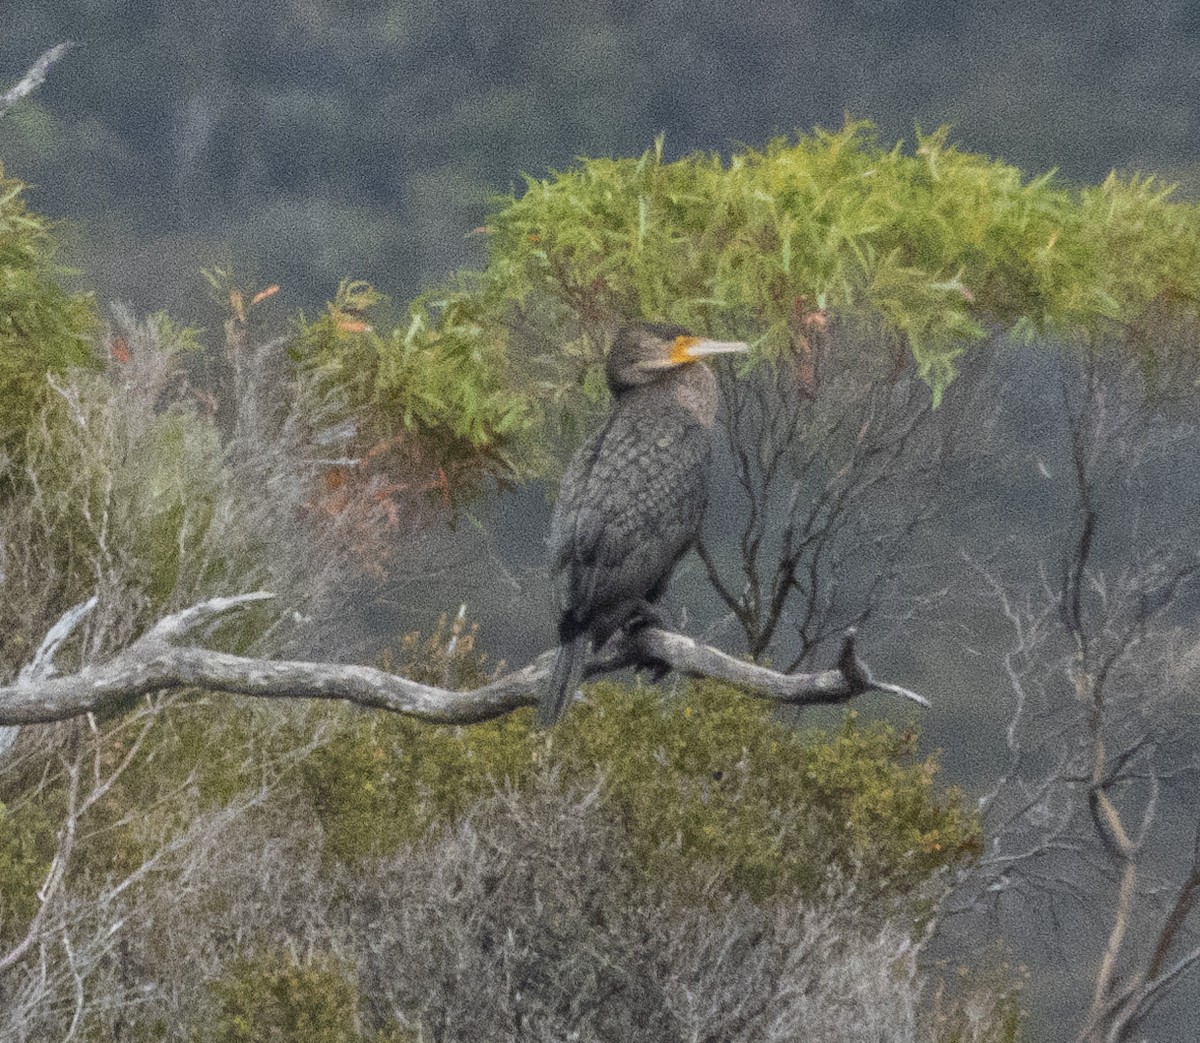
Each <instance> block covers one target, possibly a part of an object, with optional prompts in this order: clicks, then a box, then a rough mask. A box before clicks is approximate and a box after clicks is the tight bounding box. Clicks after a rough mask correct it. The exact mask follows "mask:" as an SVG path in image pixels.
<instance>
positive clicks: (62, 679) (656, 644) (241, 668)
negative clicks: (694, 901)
mask: <svg viewBox="0 0 1200 1043" xmlns="http://www.w3.org/2000/svg"><path fill="white" fill-rule="evenodd" d="M272 596H273V595H271V594H269V593H266V592H264V591H257V592H255V593H252V594H241V595H238V596H236V597H226V598H212V599H211V600H208V601H204V602H201V603H199V604H197V605H193V606H192V607H191V608H188V609H184V610H183V611H181V612H177V613H174V614H173V615H170V616H166V617H165V618H163V619H161V620H159V622H157V623H156V624H155V625H154V626H153V627H151V628H150V630H148V631H147V632H146V633H145V634H143V635H142V636H141V637H139V638H138V639H137V640H136V641H134V642H133V643H132V644H130V645H129V646H128V647H126V648H125V649H123V650H122V651H120V652H119V653H118V654H117V655H116V656H114V657H113V658H112V659H110V660H109V661H108V662H106V663H103V664H101V665H98V666H85V667H84V668H83V669H81V670H80V671H79V672H78V673H76V674H72V675H69V676H59V677H46V676H42V677H41V678H29V677H25V676H22V677H21V678H18V679H17V681H16V683H14V684H12V685H9V686H7V687H0V725H22V724H44V723H48V722H51V721H61V720H66V719H67V718H70V717H76V716H79V715H80V714H84V713H89V712H92V711H95V710H97V709H100V708H101V707H103V706H106V705H108V704H110V703H113V702H116V701H118V700H124V699H129V698H131V697H136V696H139V695H145V694H148V693H150V692H157V691H164V690H167V689H172V688H187V687H199V688H207V689H210V690H213V691H221V692H229V693H232V694H238V695H249V696H256V697H259V698H298V699H344V700H346V701H347V702H352V703H356V704H358V705H359V706H366V707H371V708H374V709H380V710H390V711H392V712H395V713H403V714H408V715H410V716H413V717H419V718H422V719H423V720H427V721H433V722H438V723H443V724H471V723H475V722H478V721H485V720H489V719H491V718H493V717H500V716H503V715H504V714H506V713H510V712H511V711H513V710H516V709H518V708H519V707H522V706H531V705H533V704H534V703H535V702H536V701H537V697H538V691H539V688H540V686H541V684H542V683H543V682H544V680H545V678H546V677H547V676H548V675H549V673H550V670H551V668H552V665H553V660H554V652H553V651H550V652H544V653H543V654H542V655H540V656H538V657H537V659H535V660H534V661H533V662H532V663H530V664H529V665H527V666H525V667H523V668H521V669H520V670H516V671H513V672H512V673H509V674H506V675H505V676H503V677H501V678H499V679H498V680H495V681H493V682H492V683H491V684H488V685H485V686H483V687H482V688H476V689H474V690H473V691H465V692H455V691H450V690H447V689H444V688H435V687H433V686H430V685H423V684H419V683H417V682H416V681H411V680H409V679H407V678H404V677H398V676H396V675H395V674H390V673H387V672H386V671H383V670H377V669H374V668H372V667H369V666H353V665H351V666H341V665H336V664H332V663H312V662H288V661H277V660H269V659H251V658H246V657H244V656H236V655H229V654H227V653H224V652H215V651H211V650H208V649H201V648H194V647H181V646H180V645H179V644H178V642H179V641H180V640H181V639H182V638H184V637H185V636H186V635H187V634H188V633H189V632H190V631H193V630H195V629H196V628H197V627H199V626H201V625H203V624H207V623H212V622H214V621H215V620H216V619H218V618H219V617H220V616H222V615H224V614H225V613H227V612H229V611H231V610H233V609H236V608H240V607H243V606H246V605H251V604H254V603H255V602H259V601H263V600H266V599H268V598H270V597H272ZM72 611H74V610H72ZM854 638H855V635H854V633H853V632H851V633H849V634H848V635H847V636H846V639H845V641H844V643H843V647H842V652H841V655H840V657H839V659H838V665H837V667H836V668H835V669H832V670H824V671H820V672H818V673H811V674H781V673H777V672H776V671H774V670H768V669H766V668H764V667H761V666H755V665H754V664H752V663H746V662H743V661H741V660H739V659H735V658H734V657H733V656H730V655H726V654H725V653H724V652H721V651H718V650H717V649H715V648H711V647H709V646H708V645H702V644H699V643H698V642H696V641H694V640H692V639H691V638H690V637H685V636H684V635H683V634H677V633H673V632H671V631H667V630H659V629H657V628H654V627H645V628H643V629H641V630H637V631H635V632H634V633H632V634H624V635H619V636H618V637H616V638H614V639H613V640H612V641H610V642H609V643H608V644H607V645H605V647H604V648H602V649H600V650H599V652H598V653H597V654H594V655H593V657H592V660H591V662H590V663H589V664H588V668H587V674H588V675H595V674H599V673H607V672H610V671H612V670H616V669H620V668H621V667H625V666H633V665H637V664H639V663H645V662H647V661H654V662H661V663H665V664H667V665H668V666H670V667H671V669H673V670H675V671H677V672H679V673H682V674H687V675H688V676H692V677H709V678H715V679H717V680H722V681H728V682H729V683H731V684H736V685H739V686H742V687H744V688H746V689H748V690H750V691H751V692H752V694H754V695H757V696H758V697H760V698H764V699H772V700H775V701H777V702H781V703H789V704H793V705H805V704H817V703H840V702H845V701H846V700H848V699H852V698H854V697H855V696H857V695H862V694H863V693H865V692H888V693H891V694H894V695H901V696H903V697H904V698H906V699H911V700H913V701H914V702H916V703H918V704H920V705H922V706H928V705H929V703H928V701H927V700H925V699H924V698H923V697H922V696H920V695H918V694H917V693H915V692H911V691H909V690H908V689H906V688H901V687H899V686H897V685H891V684H886V683H884V682H879V681H875V680H874V679H873V678H872V677H871V674H870V671H869V670H868V669H867V667H866V665H865V664H864V663H862V662H861V661H860V660H859V659H858V658H857V656H856V654H855V651H854Z"/></svg>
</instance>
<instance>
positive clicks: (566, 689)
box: [537, 633, 588, 728]
mask: <svg viewBox="0 0 1200 1043" xmlns="http://www.w3.org/2000/svg"><path fill="white" fill-rule="evenodd" d="M587 650H588V635H587V633H582V634H577V635H576V636H575V637H573V638H571V639H570V640H569V641H564V642H563V643H562V644H561V645H559V646H558V658H557V659H555V660H554V672H553V673H552V674H551V675H550V684H549V686H548V687H547V688H546V690H545V691H544V692H543V693H542V698H541V701H540V702H539V703H538V710H537V723H538V727H539V728H549V727H551V726H552V725H553V724H554V722H555V721H557V720H558V719H559V718H560V717H561V716H562V713H563V710H565V709H566V706H567V703H569V702H570V701H571V700H572V699H573V698H574V696H575V690H576V689H577V688H578V687H579V682H580V681H581V680H582V679H583V665H584V663H585V662H586V661H587Z"/></svg>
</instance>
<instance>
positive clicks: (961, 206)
mask: <svg viewBox="0 0 1200 1043" xmlns="http://www.w3.org/2000/svg"><path fill="white" fill-rule="evenodd" d="M1169 197H1170V189H1169V188H1165V187H1162V186H1160V185H1158V184H1157V183H1156V182H1154V181H1153V179H1149V178H1142V177H1132V178H1128V179H1126V178H1121V177H1118V176H1116V175H1115V174H1114V175H1111V176H1110V177H1108V178H1107V179H1106V180H1105V181H1104V183H1103V184H1101V185H1099V186H1095V187H1087V188H1074V187H1071V186H1069V185H1067V184H1065V183H1064V182H1063V181H1062V180H1061V179H1060V178H1058V177H1057V176H1056V175H1055V174H1054V173H1053V172H1050V173H1047V174H1044V175H1042V176H1040V177H1037V178H1033V179H1030V178H1028V177H1026V176H1025V175H1024V174H1023V173H1022V172H1021V171H1020V170H1019V169H1017V168H1016V167H1014V166H1011V165H1009V164H1007V163H1003V162H1000V161H998V160H993V159H989V158H987V157H985V156H981V155H976V154H973V153H969V152H964V151H961V150H959V149H958V148H956V147H955V146H953V145H952V144H950V142H949V138H948V132H947V131H946V130H945V129H942V130H939V131H937V132H935V133H933V134H930V135H923V134H918V136H917V140H916V146H915V148H906V147H905V146H904V144H903V143H901V144H897V145H896V146H894V147H892V148H885V147H884V146H882V145H881V144H880V143H879V140H878V138H877V135H876V133H875V131H874V128H873V127H872V126H871V125H870V124H868V123H856V122H849V123H847V124H846V126H845V127H844V128H843V129H842V130H840V131H837V132H830V131H823V130H818V131H815V132H814V133H813V134H811V135H804V136H799V137H797V138H795V139H779V140H776V141H774V142H772V143H771V144H770V145H768V146H767V148H766V149H765V150H762V151H758V150H755V149H751V148H745V149H741V150H739V151H737V152H735V153H733V154H732V155H731V156H730V157H729V158H728V159H727V160H726V159H723V158H721V157H719V156H713V155H703V154H695V155H689V156H684V157H683V158H681V159H677V160H674V161H668V160H667V159H666V158H665V157H664V152H663V142H662V141H661V140H659V141H658V142H656V144H655V146H654V147H653V148H652V149H650V150H648V151H647V152H645V153H644V154H643V155H641V156H640V157H637V158H628V159H603V158H601V159H583V160H581V161H580V162H579V163H578V165H577V166H575V167H574V168H572V169H571V170H568V171H565V172H562V173H558V174H554V175H553V176H551V177H548V178H546V179H541V180H537V179H528V180H527V182H526V185H525V190H524V192H523V193H521V194H520V195H516V196H513V197H510V198H506V199H503V200H501V201H499V203H498V205H497V208H496V210H495V212H494V213H493V215H492V217H491V218H490V220H489V222H488V224H487V227H486V228H485V229H482V230H481V231H482V232H483V233H485V234H486V236H487V240H488V263H487V267H486V270H485V271H484V272H482V273H477V274H472V275H464V274H462V273H460V274H459V275H458V276H456V278H455V280H454V281H453V283H452V284H451V285H450V286H449V287H448V288H447V289H446V290H445V291H444V292H441V293H432V294H428V295H426V297H424V298H422V300H421V301H419V302H418V304H417V306H416V307H417V308H418V309H419V310H418V312H417V313H416V314H420V315H424V314H426V310H427V309H428V308H429V307H431V306H433V305H438V304H440V306H441V310H440V312H439V318H438V321H437V322H435V323H430V324H429V325H428V327H427V328H426V329H425V330H424V331H422V335H423V336H427V337H429V338H450V339H452V340H461V341H468V342H491V341H494V340H496V339H497V338H502V339H507V338H508V337H509V335H510V334H511V333H512V332H513V331H518V332H520V331H525V330H528V329H531V328H532V329H537V328H541V329H542V330H543V331H545V333H546V336H547V337H549V336H551V332H550V331H554V330H557V331H558V335H559V337H560V338H564V337H565V339H568V340H569V339H571V336H572V333H574V335H575V339H576V340H577V342H578V344H579V345H581V347H580V348H579V352H580V354H581V355H582V357H583V361H584V362H585V363H588V362H595V361H597V359H596V354H595V343H596V342H597V341H598V340H599V339H600V338H597V337H594V336H593V337H590V338H589V337H584V336H583V335H584V334H589V333H590V334H595V333H597V332H599V331H600V330H602V329H604V328H606V327H609V326H611V325H612V324H614V323H616V322H619V321H622V320H630V319H639V318H644V319H661V320H670V321H674V322H679V323H682V324H684V325H686V326H689V327H691V328H694V329H697V330H703V331H707V332H711V333H717V334H719V333H737V334H738V335H740V336H749V337H752V338H753V339H754V340H755V341H756V343H757V345H758V348H759V351H760V355H761V356H771V357H777V356H779V355H781V354H783V353H785V352H786V351H788V350H789V345H790V344H791V337H790V335H789V334H790V332H791V330H792V329H793V328H794V324H795V323H796V321H797V317H798V316H801V315H803V314H805V313H806V312H808V311H812V310H816V309H827V310H828V312H829V313H830V315H831V316H832V317H834V318H839V319H843V320H850V321H853V322H855V323H856V324H865V326H866V328H867V330H868V331H870V332H873V333H875V334H876V335H877V339H878V341H879V342H880V343H881V344H885V343H888V342H894V341H895V339H896V338H899V339H900V342H901V343H903V344H906V345H907V347H908V348H909V349H910V350H911V352H912V355H913V358H914V359H915V361H916V364H917V367H918V371H919V372H920V374H921V376H922V377H923V378H924V379H925V380H926V381H927V382H928V383H929V385H930V386H931V388H932V390H933V394H934V396H935V398H936V397H940V395H941V394H942V392H943V391H944V390H945V388H946V387H947V386H948V385H949V383H950V382H951V381H952V380H953V378H954V375H955V360H956V359H957V358H958V357H959V356H960V355H961V354H962V353H963V352H964V351H965V350H967V349H968V348H969V347H970V346H971V344H973V343H975V342H977V341H979V340H981V339H983V338H984V337H986V336H988V335H989V334H992V333H999V332H1006V331H1011V332H1013V333H1015V334H1017V335H1018V336H1020V337H1023V338H1033V337H1043V336H1044V337H1051V338H1055V339H1061V340H1070V339H1075V338H1078V337H1084V338H1089V339H1093V338H1097V337H1101V336H1104V337H1108V336H1112V335H1113V334H1114V333H1115V334H1117V335H1122V334H1126V333H1128V332H1130V331H1132V330H1135V329H1136V328H1137V326H1138V323H1139V321H1140V320H1141V319H1142V318H1143V317H1144V316H1146V315H1147V314H1148V313H1149V312H1150V311H1151V310H1153V311H1154V313H1155V315H1156V316H1159V317H1161V314H1162V313H1163V312H1164V311H1165V313H1166V314H1167V315H1168V317H1180V316H1183V315H1185V314H1186V315H1189V316H1194V315H1195V313H1196V311H1197V308H1198V306H1200V209H1198V208H1197V207H1196V206H1194V205H1191V204H1184V203H1176V202H1172V201H1171V200H1170V198H1169ZM563 331H567V332H566V333H565V334H564V332H563ZM560 342H561V341H560ZM589 342H591V347H588V346H587V345H588V343H589ZM569 350H570V349H569ZM535 361H536V360H535ZM577 375H578V374H577ZM585 382H586V381H585ZM588 386H594V378H593V382H592V383H591V384H589V385H588ZM522 390H523V393H526V394H530V393H533V394H536V393H538V392H555V391H559V390H561V388H560V386H559V385H557V384H556V383H555V380H554V379H553V378H548V379H546V380H545V381H544V382H543V383H540V384H539V383H538V382H537V381H533V382H531V383H529V384H527V385H526V386H525V387H524V388H523V389H522Z"/></svg>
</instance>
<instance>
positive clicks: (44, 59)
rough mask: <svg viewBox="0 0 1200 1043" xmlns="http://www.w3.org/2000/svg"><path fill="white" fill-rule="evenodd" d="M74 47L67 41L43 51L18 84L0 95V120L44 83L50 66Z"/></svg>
mask: <svg viewBox="0 0 1200 1043" xmlns="http://www.w3.org/2000/svg"><path fill="white" fill-rule="evenodd" d="M75 46H76V44H74V43H72V42H71V41H70V40H67V41H65V42H64V43H59V44H55V45H54V46H53V47H51V48H50V49H49V50H48V51H44V52H43V53H42V55H41V56H40V57H39V58H38V60H37V61H36V62H34V63H33V65H31V66H30V67H29V71H28V72H27V73H26V74H25V75H24V76H22V77H21V80H20V82H18V83H17V84H15V85H14V86H12V87H9V89H8V90H6V91H5V92H4V93H3V94H0V119H3V118H4V117H5V116H6V115H7V114H8V110H9V109H11V108H12V107H13V106H14V105H16V104H17V102H19V101H20V100H21V99H22V98H24V97H25V96H26V95H28V94H32V93H33V92H34V91H35V90H37V89H38V88H39V87H40V86H41V85H42V84H43V83H45V82H46V74H47V73H48V72H49V71H50V66H52V65H53V64H54V63H55V62H57V61H58V60H59V59H60V58H62V57H63V55H65V54H66V53H67V52H68V51H69V50H71V49H72V48H73V47H75Z"/></svg>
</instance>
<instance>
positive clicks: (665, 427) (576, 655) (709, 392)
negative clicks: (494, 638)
mask: <svg viewBox="0 0 1200 1043" xmlns="http://www.w3.org/2000/svg"><path fill="white" fill-rule="evenodd" d="M746 350H747V346H746V345H745V344H734V343H729V342H723V341H710V340H705V339H703V338H700V337H693V336H691V335H690V334H689V333H688V332H687V331H686V330H684V329H682V328H680V327H678V326H666V325H657V324H644V325H638V326H629V327H626V328H625V329H623V330H621V332H620V333H618V334H617V337H616V340H615V341H614V343H613V346H612V349H611V351H610V352H609V355H608V363H607V370H606V371H607V378H608V386H609V390H610V391H611V392H612V395H613V405H612V412H611V414H610V415H609V418H608V422H607V423H606V424H605V425H604V427H603V428H601V430H600V431H599V432H598V433H597V434H596V435H595V436H594V437H593V438H592V439H591V440H590V441H589V442H588V443H587V444H586V445H585V446H583V448H582V449H580V450H579V452H578V453H576V454H575V457H574V458H573V459H572V460H571V464H570V466H569V467H568V468H567V472H566V474H565V475H564V476H563V480H562V485H561V487H560V489H559V496H558V503H557V505H556V507H555V511H554V520H553V522H552V523H551V526H550V564H551V570H552V572H553V575H554V579H555V585H556V588H557V593H558V599H559V610H560V615H559V624H558V639H559V643H560V646H559V652H558V658H557V660H556V661H555V664H554V673H553V674H552V676H551V679H550V685H549V687H548V688H547V690H546V692H545V694H544V695H543V697H542V700H541V703H540V704H539V706H538V723H539V724H540V725H542V726H548V725H551V724H553V723H554V722H555V721H556V720H558V718H559V716H560V715H561V714H562V712H563V708H564V707H565V706H566V704H567V702H568V701H569V700H570V698H571V696H572V694H573V693H574V691H575V689H576V688H577V687H578V685H579V681H580V679H581V677H582V675H583V666H584V661H585V660H586V658H587V652H588V645H589V643H591V644H594V645H595V647H597V648H599V647H600V646H601V645H603V644H604V642H605V641H607V640H608V639H609V637H611V636H612V635H613V634H614V633H615V632H616V631H617V630H618V629H620V628H621V627H623V626H625V625H626V624H628V623H629V622H630V621H632V620H634V619H636V618H638V617H649V618H654V610H653V608H652V606H653V604H654V602H656V601H657V600H658V599H659V598H661V597H662V595H663V593H664V592H665V590H666V587H667V582H668V580H669V579H670V578H671V572H672V570H673V569H674V568H675V564H676V562H678V561H679V559H680V558H681V557H682V556H683V555H684V554H685V553H686V552H687V551H688V549H689V548H690V547H691V546H692V545H693V544H694V543H695V541H696V539H697V538H698V536H699V535H700V523H701V520H702V518H703V515H704V507H705V503H706V502H707V499H708V489H707V485H708V459H709V455H710V449H711V433H712V428H713V424H714V422H715V419H716V412H717V383H716V378H715V377H714V376H713V374H712V371H711V370H709V368H708V367H707V366H705V365H704V363H703V362H700V361H699V360H700V359H701V358H704V357H705V356H707V355H714V354H718V353H723V352H729V351H746Z"/></svg>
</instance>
